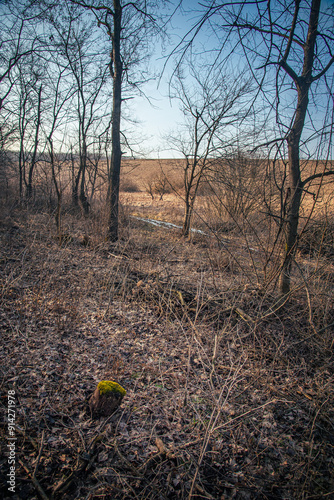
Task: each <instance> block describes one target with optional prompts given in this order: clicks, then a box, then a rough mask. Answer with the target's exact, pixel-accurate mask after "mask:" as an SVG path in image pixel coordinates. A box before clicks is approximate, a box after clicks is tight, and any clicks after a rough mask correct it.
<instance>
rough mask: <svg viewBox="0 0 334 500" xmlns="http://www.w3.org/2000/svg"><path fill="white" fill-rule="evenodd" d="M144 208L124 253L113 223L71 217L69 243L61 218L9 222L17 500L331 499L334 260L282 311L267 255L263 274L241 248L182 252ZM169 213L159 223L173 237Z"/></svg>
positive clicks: (6, 329)
mask: <svg viewBox="0 0 334 500" xmlns="http://www.w3.org/2000/svg"><path fill="white" fill-rule="evenodd" d="M124 196H125V197H127V196H128V193H125V194H124ZM127 200H128V201H127V202H126V204H125V203H124V204H125V206H124V213H123V215H122V217H123V226H122V227H123V229H122V237H121V240H120V242H119V243H118V244H116V245H113V246H110V245H109V244H107V243H105V242H104V239H103V230H102V226H101V231H100V233H99V228H100V226H99V225H98V224H97V222H96V220H95V221H94V220H84V219H82V218H81V217H79V216H73V215H70V214H67V215H65V216H64V228H66V234H67V238H63V239H62V240H61V242H60V241H59V238H57V237H55V233H54V226H53V221H52V219H51V218H50V216H49V215H48V214H46V213H38V212H35V213H33V212H32V211H20V212H16V213H15V212H13V211H12V212H11V213H8V215H7V217H4V218H3V221H2V225H1V231H0V237H1V250H0V266H1V312H0V328H1V336H2V346H3V349H2V351H1V354H0V357H1V361H0V364H1V367H2V368H1V370H2V380H1V406H2V419H3V424H4V425H3V426H2V431H1V433H2V444H1V447H2V452H1V483H2V486H1V487H2V492H3V496H4V498H7V497H8V498H20V499H22V498H23V499H24V498H27V499H28V498H29V499H30V498H40V497H41V498H55V499H58V498H64V499H72V498H80V499H81V498H85V499H95V498H105V499H118V498H119V499H127V498H140V499H144V498H145V499H160V498H161V499H163V498H172V499H173V498H180V499H183V498H219V499H224V498H231V499H232V498H235V499H238V498H245V499H253V498H271V499H296V498H303V499H304V498H305V499H306V498H309V499H310V498H314V499H316V498H319V499H320V498H327V497H328V498H330V497H331V495H333V494H334V493H333V492H334V477H333V469H334V440H333V436H334V432H333V430H334V413H333V407H334V405H333V403H334V401H333V399H334V396H333V394H334V391H333V388H334V387H333V386H334V373H333V372H334V370H333V330H334V328H333V323H334V310H333V294H332V280H333V275H334V274H333V269H332V262H331V260H330V257H321V259H320V258H319V256H318V258H317V259H316V262H314V259H313V260H312V258H311V257H309V258H307V259H306V258H305V259H304V260H303V259H302V258H300V259H299V265H300V266H304V267H305V269H306V267H307V266H309V268H310V276H311V277H312V279H310V281H309V282H308V283H307V286H301V285H300V283H299V287H297V288H296V290H295V291H294V293H293V294H292V295H291V297H290V300H289V301H288V302H287V303H286V304H284V305H283V306H282V307H278V302H277V300H278V298H277V296H276V294H275V291H274V290H273V288H267V289H266V288H264V287H263V286H262V285H261V282H260V280H258V277H259V276H256V273H254V265H253V264H254V259H255V261H256V258H257V257H256V255H257V253H256V252H255V250H256V251H258V249H257V248H255V249H254V254H253V261H251V259H250V258H249V248H248V247H249V245H248V247H247V245H246V244H245V242H244V243H243V244H242V241H241V237H240V236H238V235H233V234H232V235H231V234H230V235H228V234H227V235H226V238H227V242H226V245H223V247H222V246H221V245H219V244H218V242H217V239H216V238H205V237H203V236H201V235H194V236H193V239H192V240H191V241H184V240H181V239H180V238H179V234H178V232H177V231H166V230H165V229H162V228H158V227H153V226H151V225H149V224H146V223H144V222H142V221H138V220H136V219H135V218H133V217H130V215H133V214H134V212H135V210H137V211H138V210H139V209H138V207H139V208H140V206H141V203H144V202H142V201H140V199H139V198H137V201H135V200H132V203H130V202H129V198H127ZM123 201H124V200H123ZM145 203H146V202H145ZM167 206H168V204H160V205H159V204H157V203H156V204H153V205H152V203H151V205H150V204H149V203H147V204H146V205H144V206H142V213H144V214H145V215H147V216H150V217H152V216H154V213H153V211H154V210H156V209H157V213H158V214H159V210H160V212H163V210H165V219H166V220H168V217H170V218H171V217H172V213H174V212H172V213H171V212H168V210H167V208H166V207H167ZM173 210H174V211H176V210H178V207H176V208H175V207H174V208H173ZM167 212H168V213H167ZM155 215H157V214H155ZM83 235H84V236H85V237H83ZM60 243H61V244H60ZM252 244H254V242H252ZM235 256H237V258H235ZM258 259H259V262H260V257H258ZM255 264H256V262H255ZM252 266H253V267H252ZM108 379H112V380H116V381H117V382H118V383H120V384H121V385H122V386H123V387H124V388H125V389H126V390H127V394H126V397H125V398H124V400H123V403H122V405H121V407H120V408H119V410H118V411H117V412H116V413H115V414H114V415H113V416H112V417H111V418H110V419H105V418H101V419H99V420H93V419H92V418H91V415H90V412H89V408H88V404H87V401H88V398H89V396H90V395H91V394H92V392H93V391H94V389H95V387H96V384H97V383H98V382H99V381H100V380H108ZM8 391H15V399H14V401H15V437H17V441H16V446H15V453H16V455H15V460H16V462H15V467H16V469H15V481H16V487H15V494H11V493H10V492H9V491H8V486H9V484H8V483H7V480H8V476H7V473H8V467H9V464H8V450H7V449H6V445H7V443H8V432H9V430H8V422H7V421H6V416H8V413H6V412H7V409H8Z"/></svg>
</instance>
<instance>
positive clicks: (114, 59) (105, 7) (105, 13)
mask: <svg viewBox="0 0 334 500" xmlns="http://www.w3.org/2000/svg"><path fill="white" fill-rule="evenodd" d="M71 1H72V2H73V3H75V4H76V5H79V6H81V7H83V8H85V9H86V10H88V11H90V12H92V13H93V14H94V16H95V18H96V20H97V22H98V25H99V26H100V27H102V28H103V29H104V31H105V33H106V34H107V36H108V38H109V40H110V42H111V51H110V60H109V69H110V73H111V76H112V79H113V104H112V126H111V146H112V153H111V166H110V167H111V176H110V180H109V184H110V186H109V189H108V193H109V199H108V239H109V240H110V241H112V242H115V241H117V240H118V213H119V187H120V172H121V158H122V150H121V106H122V102H123V100H124V97H123V91H124V88H125V87H126V86H128V87H130V88H132V89H138V88H139V86H140V83H142V78H138V74H136V70H135V71H133V70H134V68H138V64H139V63H140V62H142V61H143V59H144V58H145V57H146V56H147V54H148V52H149V45H148V40H149V36H151V35H154V34H156V33H157V32H158V31H159V27H158V24H157V21H156V18H155V17H154V15H153V10H154V8H155V7H156V5H157V2H154V1H151V2H148V1H147V0H138V1H136V2H127V3H124V2H122V1H121V0H113V1H111V0H107V1H106V2H100V1H98V0H96V1H95V2H94V1H84V0H71Z"/></svg>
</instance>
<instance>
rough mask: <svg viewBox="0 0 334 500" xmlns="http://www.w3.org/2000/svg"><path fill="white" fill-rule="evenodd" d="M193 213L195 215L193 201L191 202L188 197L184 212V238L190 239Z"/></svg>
mask: <svg viewBox="0 0 334 500" xmlns="http://www.w3.org/2000/svg"><path fill="white" fill-rule="evenodd" d="M192 213H193V203H191V200H189V199H188V197H187V196H186V199H185V212H184V219H183V226H182V236H183V237H184V238H188V237H189V235H190V224H191V217H192Z"/></svg>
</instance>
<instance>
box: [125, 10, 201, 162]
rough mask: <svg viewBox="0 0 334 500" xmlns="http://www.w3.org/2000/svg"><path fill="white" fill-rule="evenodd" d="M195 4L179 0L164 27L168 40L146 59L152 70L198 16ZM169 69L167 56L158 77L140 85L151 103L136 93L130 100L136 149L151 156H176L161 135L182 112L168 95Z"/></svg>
mask: <svg viewBox="0 0 334 500" xmlns="http://www.w3.org/2000/svg"><path fill="white" fill-rule="evenodd" d="M175 3H177V2H175ZM197 4H198V3H197V2H194V1H193V0H184V1H183V4H182V12H180V11H178V12H177V13H176V14H175V15H174V17H173V20H172V26H171V27H170V28H169V29H168V33H169V35H170V36H171V42H170V43H169V44H168V45H167V46H166V47H164V52H163V53H162V48H161V45H159V44H157V45H156V50H155V52H154V54H153V55H152V57H151V60H150V68H151V70H152V72H158V73H159V72H161V71H162V69H163V67H164V64H165V62H166V57H167V56H168V54H169V52H170V51H172V49H173V48H174V47H175V46H176V45H177V43H178V42H179V41H181V39H182V37H183V36H184V35H185V34H186V33H187V31H188V30H189V29H190V28H191V26H192V24H193V23H194V21H195V19H196V16H198V13H196V11H195V10H194V6H197ZM204 38H205V34H204V33H201V34H200V35H199V37H198V41H199V42H200V41H201V40H203V39H204ZM173 70H174V65H173V61H172V60H170V61H169V62H168V64H167V67H166V68H165V71H164V72H163V74H162V77H161V78H160V79H159V81H158V80H156V81H151V82H149V83H147V84H146V85H144V86H143V91H144V92H145V94H146V96H147V97H149V98H150V100H151V103H152V104H150V103H149V102H148V100H147V99H146V98H144V97H140V96H137V97H135V99H134V100H133V101H132V102H131V104H130V109H131V117H134V118H136V119H137V120H138V121H139V123H138V127H136V129H137V131H138V134H136V135H138V136H139V137H138V139H139V141H140V147H139V148H138V149H140V151H141V153H142V152H144V154H147V155H148V156H149V157H151V158H157V157H160V158H174V157H179V156H180V154H177V153H176V152H175V151H173V150H171V149H170V148H169V147H168V143H167V142H166V140H165V139H164V137H165V136H166V135H168V134H169V133H175V132H176V131H177V128H178V125H179V124H181V123H182V121H183V115H182V113H181V111H180V110H179V106H178V103H177V101H176V100H171V99H170V98H169V80H170V77H171V74H172V72H173ZM132 112H133V113H134V114H133V115H132Z"/></svg>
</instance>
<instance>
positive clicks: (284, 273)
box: [279, 0, 321, 295]
mask: <svg viewBox="0 0 334 500" xmlns="http://www.w3.org/2000/svg"><path fill="white" fill-rule="evenodd" d="M320 4H321V0H312V6H311V12H310V19H309V25H308V33H307V39H306V43H305V45H304V63H303V70H302V74H301V76H299V77H298V76H297V75H293V73H292V72H291V70H289V67H288V66H287V65H286V64H285V63H284V64H285V67H284V66H283V67H284V69H285V70H286V71H287V72H288V73H290V76H292V77H293V79H294V81H295V84H296V87H297V92H298V100H297V107H296V113H295V119H294V122H293V125H292V127H291V129H290V132H289V134H288V137H287V143H288V157H289V190H290V196H289V197H287V198H288V199H287V211H286V214H287V216H286V220H285V221H284V232H285V250H284V255H283V262H282V269H281V275H280V283H279V289H280V292H281V294H282V295H286V294H287V293H289V291H290V286H291V265H292V261H293V257H294V254H295V251H296V248H297V242H298V220H299V210H300V203H301V196H302V192H303V185H302V181H301V176H300V161H299V148H300V138H301V135H302V132H303V128H304V123H305V118H306V113H307V107H308V102H309V89H310V86H311V83H312V69H313V61H314V47H315V41H316V36H317V29H318V19H319V12H320Z"/></svg>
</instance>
